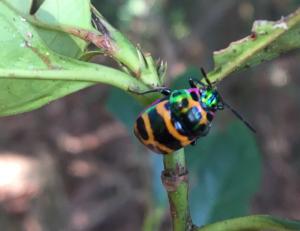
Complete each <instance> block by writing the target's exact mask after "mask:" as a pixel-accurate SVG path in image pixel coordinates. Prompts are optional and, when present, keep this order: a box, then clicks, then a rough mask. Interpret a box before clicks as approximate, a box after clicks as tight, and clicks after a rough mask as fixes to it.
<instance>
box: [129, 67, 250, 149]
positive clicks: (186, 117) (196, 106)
mask: <svg viewBox="0 0 300 231" xmlns="http://www.w3.org/2000/svg"><path fill="white" fill-rule="evenodd" d="M201 71H202V74H203V76H204V78H205V80H206V83H207V84H206V85H205V84H203V83H202V82H200V81H198V80H194V79H192V78H190V79H189V84H190V86H191V88H189V89H180V90H174V91H171V90H170V89H168V88H165V87H162V88H155V89H152V90H149V91H146V92H142V93H137V92H135V93H136V94H140V95H141V94H148V93H152V92H160V93H161V94H163V95H164V97H163V98H161V99H158V100H156V101H155V102H153V103H152V104H151V105H150V106H148V107H147V108H146V109H145V110H144V111H142V113H141V114H140V115H139V116H138V118H137V120H136V122H135V125H134V134H135V135H136V137H137V138H138V139H139V140H140V141H141V143H142V144H144V145H145V146H146V147H147V148H149V149H151V150H152V151H154V152H157V153H160V154H170V153H172V152H174V151H176V150H178V149H180V148H182V147H185V146H187V145H189V144H192V145H194V144H195V143H196V140H197V139H198V138H199V137H201V136H205V135H207V134H208V132H209V130H210V127H211V122H212V120H213V118H214V116H215V112H216V111H218V110H223V109H224V107H226V108H229V109H230V110H231V111H232V112H233V114H235V115H236V116H237V117H238V118H239V119H240V120H242V121H243V122H244V123H245V124H246V126H247V127H248V128H250V130H252V131H253V132H255V130H254V129H253V128H252V126H251V125H250V124H249V123H248V122H246V121H245V120H244V119H243V117H242V116H241V115H240V114H239V113H238V112H237V111H235V110H234V109H233V108H232V107H231V106H230V105H228V104H227V103H226V102H224V100H223V99H222V97H221V95H220V94H219V93H218V91H217V90H216V89H215V88H213V86H212V84H211V83H210V81H209V79H208V78H207V75H206V73H205V71H204V70H203V69H201Z"/></svg>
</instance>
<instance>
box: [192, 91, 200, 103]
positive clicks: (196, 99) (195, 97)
mask: <svg viewBox="0 0 300 231" xmlns="http://www.w3.org/2000/svg"><path fill="white" fill-rule="evenodd" d="M191 96H192V99H193V100H195V101H198V100H199V97H198V95H197V94H196V92H194V91H192V92H191Z"/></svg>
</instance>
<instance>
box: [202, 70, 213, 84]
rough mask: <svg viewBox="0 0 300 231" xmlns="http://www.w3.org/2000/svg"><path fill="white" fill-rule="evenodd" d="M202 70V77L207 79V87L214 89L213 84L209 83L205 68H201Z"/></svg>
mask: <svg viewBox="0 0 300 231" xmlns="http://www.w3.org/2000/svg"><path fill="white" fill-rule="evenodd" d="M200 70H201V73H202V75H203V76H204V79H205V81H206V83H207V85H208V86H209V87H210V88H213V87H212V84H211V82H210V81H209V79H208V77H207V74H206V72H205V70H204V68H203V67H201V69H200Z"/></svg>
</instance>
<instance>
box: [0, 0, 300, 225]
mask: <svg viewBox="0 0 300 231" xmlns="http://www.w3.org/2000/svg"><path fill="white" fill-rule="evenodd" d="M93 3H94V4H95V6H96V7H97V8H98V9H99V11H100V12H101V13H102V14H103V15H104V16H105V17H106V18H107V19H108V20H109V21H110V22H111V23H112V24H113V25H114V26H115V27H116V28H118V29H119V30H121V31H122V32H123V33H124V34H125V35H127V36H128V37H129V38H130V39H131V40H132V41H134V43H135V44H140V45H141V47H142V49H143V50H144V51H149V52H151V54H152V55H153V56H154V57H157V58H159V57H160V58H162V59H164V60H165V61H167V62H168V67H169V68H168V78H167V82H166V85H168V86H170V87H171V88H176V89H177V88H187V87H188V81H187V80H188V78H189V77H194V78H200V76H201V75H200V72H199V68H200V67H201V66H202V67H204V68H205V69H206V70H207V71H209V70H211V69H212V67H213V66H212V65H213V63H212V52H213V51H215V50H219V49H222V48H225V47H226V46H227V45H228V44H229V43H230V42H232V41H235V40H238V39H240V38H242V37H244V36H246V35H248V34H249V33H250V30H251V26H252V23H253V21H254V20H256V19H267V20H277V19H279V18H280V17H281V16H284V15H287V14H289V13H291V12H292V11H294V10H295V9H296V8H297V7H299V5H300V1H299V0H266V1H256V0H253V1H246V0H241V1H240V0H239V1H237V0H223V1H222V0H218V1H208V0H201V1H200V0H199V1H190V0H188V1H180V0H173V1H171V0H115V1H108V0H101V1H100V0H94V1H93ZM74 13H75V12H74ZM94 61H95V62H101V63H105V64H107V65H111V66H115V67H117V66H116V64H115V63H114V62H112V61H111V60H109V59H108V58H106V57H97V58H96V59H95V60H94ZM299 61H300V53H299V52H292V53H289V54H286V55H284V56H281V57H280V58H278V59H276V60H274V61H272V62H267V63H265V64H262V65H259V66H257V67H255V68H251V69H248V70H247V71H243V72H240V73H236V74H234V75H233V76H232V77H230V78H226V80H225V81H223V82H222V83H220V84H219V85H218V90H219V91H220V93H221V94H222V95H223V96H224V98H225V99H226V100H227V101H228V102H230V103H231V105H232V106H233V107H234V108H236V109H237V110H238V111H239V112H241V114H243V116H245V117H246V118H247V120H249V121H250V122H251V124H253V126H254V127H255V128H256V130H257V134H253V133H251V131H249V130H248V129H247V128H246V127H245V126H244V125H243V124H242V123H241V122H240V121H239V120H237V119H236V118H235V117H234V116H233V115H232V114H231V113H230V112H229V111H227V110H225V111H224V112H220V113H219V114H218V115H217V118H216V119H215V121H214V124H213V128H212V130H211V132H210V134H209V135H208V136H207V137H205V138H203V139H200V140H199V141H198V143H197V145H196V146H193V147H188V148H187V158H188V159H187V162H188V168H189V173H190V182H191V186H190V188H191V193H190V206H191V211H192V217H193V220H194V221H195V223H196V224H198V225H201V224H205V223H208V222H213V221H217V220H221V219H226V218H230V217H236V216H242V215H245V214H251V213H268V214H272V215H277V216H283V217H287V218H291V219H300V210H299V207H300V199H299V198H300V184H299V181H298V179H299V175H300V171H299V169H300V155H299V151H300V142H299V137H300V124H299V116H300V103H299V102H300V101H299V99H300V95H299V94H300V93H299V86H300V80H299V79H298V78H297V76H298V75H299V74H298V73H299V71H300V67H299ZM112 78H113V76H112ZM141 110H142V107H141V106H140V105H139V104H138V103H136V102H135V101H134V100H133V99H132V98H131V97H130V96H129V95H127V94H126V93H123V92H121V91H120V90H118V89H113V88H110V87H107V86H95V87H91V88H89V89H85V90H83V91H81V92H79V93H76V94H73V95H70V96H67V97H65V98H64V99H61V100H58V101H56V102H54V103H51V104H50V105H48V106H46V107H44V108H42V109H39V110H36V111H33V112H30V113H25V114H22V115H18V116H12V117H7V118H1V120H0V126H1V131H0V137H1V139H0V166H1V167H0V226H1V227H3V230H9V231H10V230H30V231H35V230H37V231H38V230H50V231H54V230H55V231H56V230H74V231H83V230H84V231H94V230H111V231H115V230H122V231H126V230H130V231H133V230H142V227H144V230H171V229H170V221H169V215H168V203H167V198H166V193H165V191H164V189H163V188H162V185H161V180H160V173H161V170H162V160H161V156H159V155H155V154H152V153H149V151H147V150H145V149H144V148H143V147H142V146H141V145H140V144H139V143H138V142H137V140H136V139H135V137H134V136H133V133H132V127H133V124H134V121H135V118H136V117H137V115H138V113H139V112H140V111H141ZM62 217H63V219H62ZM155 228H156V229H155Z"/></svg>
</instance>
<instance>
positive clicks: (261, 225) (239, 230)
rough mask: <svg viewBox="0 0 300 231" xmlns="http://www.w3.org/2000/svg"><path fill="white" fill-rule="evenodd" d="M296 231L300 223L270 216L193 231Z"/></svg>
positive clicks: (243, 218) (254, 217)
mask: <svg viewBox="0 0 300 231" xmlns="http://www.w3.org/2000/svg"><path fill="white" fill-rule="evenodd" d="M243 230H244V231H247V230H252V231H259V230H273V231H296V230H300V222H296V221H288V220H284V219H278V218H274V217H271V216H268V215H253V216H246V217H240V218H234V219H230V220H225V221H220V222H216V223H214V224H209V225H205V226H203V227H200V228H194V229H193V231H243Z"/></svg>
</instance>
